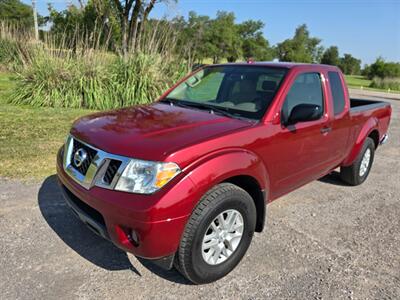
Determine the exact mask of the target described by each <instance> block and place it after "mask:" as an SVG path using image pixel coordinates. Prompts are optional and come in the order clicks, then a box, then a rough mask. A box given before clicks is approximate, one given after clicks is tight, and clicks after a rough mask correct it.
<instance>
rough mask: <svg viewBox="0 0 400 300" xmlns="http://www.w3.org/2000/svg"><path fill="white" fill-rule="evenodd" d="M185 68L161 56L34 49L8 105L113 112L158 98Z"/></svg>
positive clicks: (19, 76) (20, 74)
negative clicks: (56, 51)
mask: <svg viewBox="0 0 400 300" xmlns="http://www.w3.org/2000/svg"><path fill="white" fill-rule="evenodd" d="M184 67H185V66H184V64H182V63H174V62H170V63H165V62H164V61H163V57H162V56H161V55H157V54H142V53H137V54H136V55H131V56H129V57H128V58H122V57H119V56H117V55H114V54H110V53H107V52H101V51H92V52H84V53H83V54H80V55H74V54H72V53H68V52H63V53H62V55H60V54H58V55H55V54H51V53H49V52H48V51H47V50H46V49H45V48H36V49H35V50H34V54H33V55H32V60H31V62H30V65H29V66H27V67H26V68H24V69H23V70H22V71H21V72H20V73H19V75H18V84H17V87H16V89H15V90H14V91H13V92H12V94H11V96H10V102H12V103H15V104H29V105H33V106H51V107H70V108H89V109H111V108H118V107H123V106H128V105H137V104H146V103H151V102H152V101H154V100H156V99H157V97H159V96H160V95H161V93H162V92H163V91H164V90H165V89H167V87H168V85H170V84H171V83H172V82H173V81H175V80H177V78H178V77H180V76H182V74H183V73H184V72H183V70H184V69H185V68H184Z"/></svg>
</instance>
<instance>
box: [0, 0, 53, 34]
mask: <svg viewBox="0 0 400 300" xmlns="http://www.w3.org/2000/svg"><path fill="white" fill-rule="evenodd" d="M0 20H5V21H7V22H9V23H11V24H15V25H18V26H21V27H23V28H32V27H33V11H32V7H31V6H30V5H27V4H24V3H22V2H21V1H20V0H0ZM44 21H45V20H44V18H43V17H41V16H38V22H39V24H40V25H43V23H44Z"/></svg>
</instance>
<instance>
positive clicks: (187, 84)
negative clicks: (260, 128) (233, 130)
mask: <svg viewBox="0 0 400 300" xmlns="http://www.w3.org/2000/svg"><path fill="white" fill-rule="evenodd" d="M286 72H287V70H286V69H283V68H269V67H260V66H240V65H239V66H235V65H232V66H217V67H208V68H204V69H203V70H201V71H199V72H197V73H196V74H194V75H193V76H191V77H189V78H188V79H186V80H185V81H184V82H183V83H181V84H180V85H178V86H177V87H176V88H175V89H174V90H172V91H171V92H170V93H169V94H168V96H167V99H168V98H170V99H174V100H179V101H182V103H183V104H186V105H193V106H194V104H203V105H207V106H215V107H216V108H218V109H223V110H225V111H228V112H229V113H231V114H232V115H238V116H239V117H244V118H249V119H260V118H262V116H263V115H264V113H265V111H266V110H267V108H268V106H269V105H270V103H271V102H272V99H273V97H274V95H275V93H276V91H277V90H278V88H279V85H280V83H281V82H282V80H283V78H284V76H285V74H286ZM197 107H199V105H197Z"/></svg>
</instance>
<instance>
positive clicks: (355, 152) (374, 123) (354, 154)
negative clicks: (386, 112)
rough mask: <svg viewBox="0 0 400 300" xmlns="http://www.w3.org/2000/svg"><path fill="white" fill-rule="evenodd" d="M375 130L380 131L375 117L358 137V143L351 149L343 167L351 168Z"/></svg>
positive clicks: (365, 125) (370, 119)
mask: <svg viewBox="0 0 400 300" xmlns="http://www.w3.org/2000/svg"><path fill="white" fill-rule="evenodd" d="M373 130H378V120H377V119H376V118H375V117H372V118H369V119H368V121H367V122H366V123H365V124H364V126H363V127H362V128H361V131H360V133H359V134H358V136H357V139H356V142H355V144H354V146H353V148H352V149H351V151H350V153H349V155H348V156H347V157H346V158H345V160H344V161H343V163H342V166H350V165H351V164H352V163H353V162H354V161H355V160H356V158H357V157H358V155H359V153H360V151H361V148H362V146H363V144H364V142H365V139H366V138H367V137H368V136H369V135H370V133H371V132H372V131H373Z"/></svg>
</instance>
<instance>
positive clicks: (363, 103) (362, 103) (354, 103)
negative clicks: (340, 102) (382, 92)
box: [350, 98, 390, 112]
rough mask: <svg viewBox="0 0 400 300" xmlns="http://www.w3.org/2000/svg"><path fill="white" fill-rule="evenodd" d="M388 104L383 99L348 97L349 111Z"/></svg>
mask: <svg viewBox="0 0 400 300" xmlns="http://www.w3.org/2000/svg"><path fill="white" fill-rule="evenodd" d="M388 105H390V104H389V103H388V102H385V101H377V100H366V99H356V98H350V111H352V112H356V111H364V110H370V109H374V108H378V107H385V106H388Z"/></svg>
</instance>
